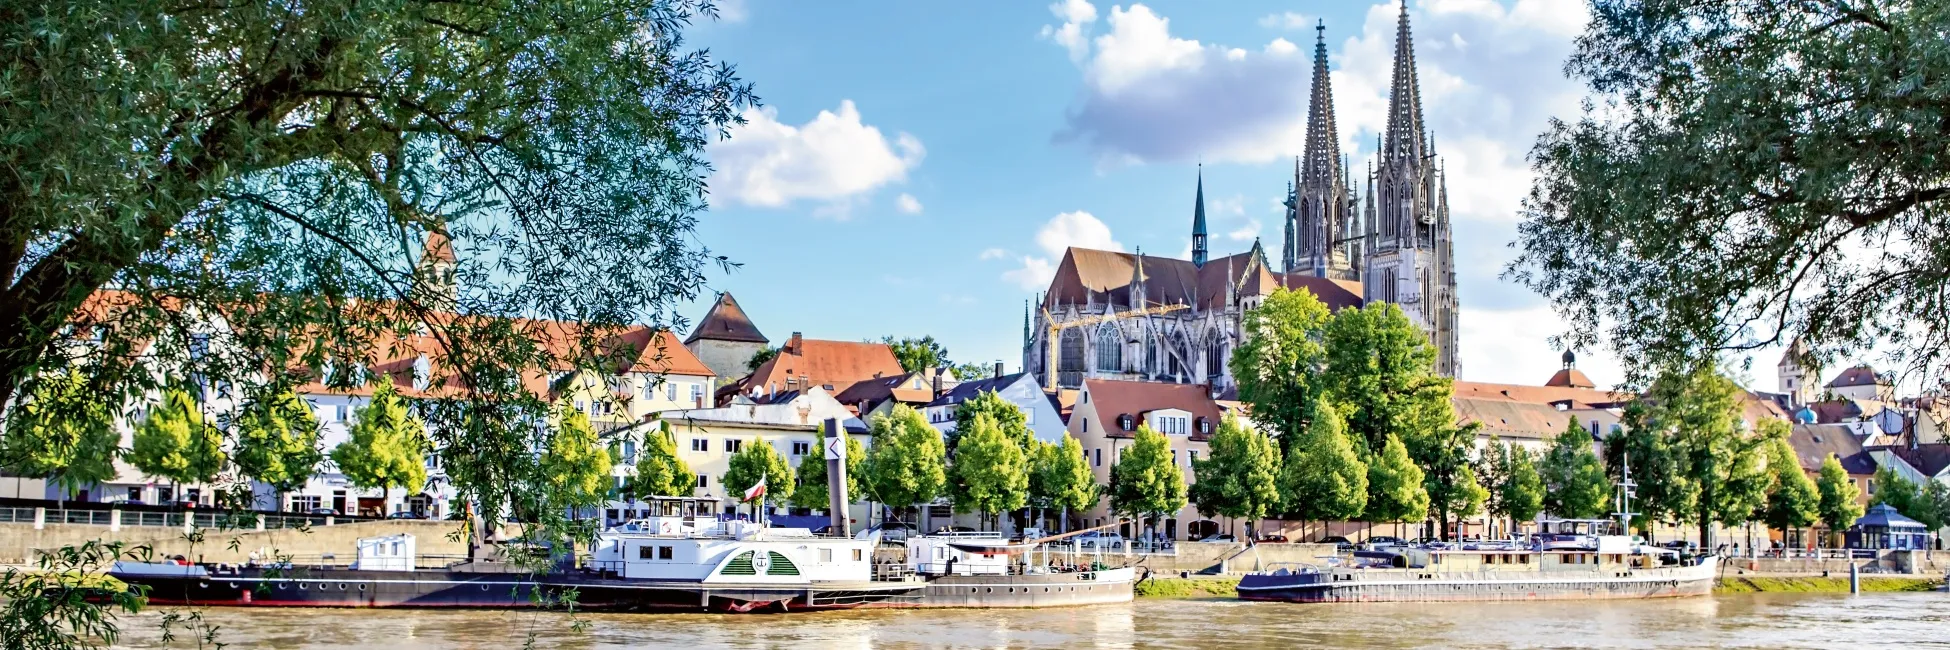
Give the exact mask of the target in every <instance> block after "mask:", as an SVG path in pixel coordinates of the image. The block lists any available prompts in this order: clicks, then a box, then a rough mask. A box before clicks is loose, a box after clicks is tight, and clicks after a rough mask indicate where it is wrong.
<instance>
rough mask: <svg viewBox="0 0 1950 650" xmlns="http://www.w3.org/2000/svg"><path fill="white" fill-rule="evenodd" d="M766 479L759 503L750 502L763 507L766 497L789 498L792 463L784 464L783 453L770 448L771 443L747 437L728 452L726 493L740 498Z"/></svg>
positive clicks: (725, 480) (768, 498)
mask: <svg viewBox="0 0 1950 650" xmlns="http://www.w3.org/2000/svg"><path fill="white" fill-rule="evenodd" d="M759 481H764V482H765V495H764V496H762V497H759V501H760V503H755V504H752V507H753V508H754V509H757V508H762V507H763V506H764V502H767V501H788V500H790V499H791V498H792V491H793V480H792V466H791V465H788V464H786V462H785V456H784V455H782V454H780V453H779V450H777V449H773V448H772V443H769V442H766V441H764V440H748V441H746V444H745V445H744V446H743V447H741V448H739V450H738V453H736V454H732V455H731V460H730V461H728V462H726V467H725V471H724V478H723V479H722V480H721V481H720V482H722V483H724V489H725V495H726V496H729V497H731V498H733V499H742V498H744V496H745V491H746V490H750V489H752V486H754V485H758V482H759Z"/></svg>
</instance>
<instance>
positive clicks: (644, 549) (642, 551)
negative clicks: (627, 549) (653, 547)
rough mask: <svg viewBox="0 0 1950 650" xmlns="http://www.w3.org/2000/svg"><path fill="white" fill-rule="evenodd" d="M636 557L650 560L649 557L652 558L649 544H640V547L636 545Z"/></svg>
mask: <svg viewBox="0 0 1950 650" xmlns="http://www.w3.org/2000/svg"><path fill="white" fill-rule="evenodd" d="M636 559H639V560H648V559H650V547H649V546H638V547H636Z"/></svg>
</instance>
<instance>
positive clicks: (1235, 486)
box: [1188, 414, 1280, 539]
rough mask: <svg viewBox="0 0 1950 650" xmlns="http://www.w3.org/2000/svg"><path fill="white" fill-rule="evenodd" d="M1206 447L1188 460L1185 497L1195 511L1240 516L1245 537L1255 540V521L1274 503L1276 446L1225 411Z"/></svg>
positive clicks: (1276, 493) (1277, 464)
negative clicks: (1203, 452) (1202, 454)
mask: <svg viewBox="0 0 1950 650" xmlns="http://www.w3.org/2000/svg"><path fill="white" fill-rule="evenodd" d="M1206 446H1207V447H1208V449H1209V453H1208V454H1207V456H1206V458H1204V459H1201V460H1197V461H1193V462H1192V476H1193V478H1194V480H1195V481H1196V482H1195V483H1193V484H1192V485H1191V487H1190V488H1189V495H1188V496H1189V498H1190V499H1191V501H1192V503H1193V504H1194V505H1196V506H1198V510H1199V512H1201V513H1207V512H1209V513H1216V514H1219V515H1224V516H1227V517H1232V518H1234V519H1243V520H1245V521H1246V535H1247V537H1248V538H1252V539H1257V536H1256V533H1257V526H1258V525H1259V520H1261V519H1265V518H1266V516H1267V515H1269V514H1272V513H1274V512H1278V509H1279V507H1280V489H1279V483H1280V450H1279V448H1278V447H1276V446H1275V445H1274V444H1273V441H1272V440H1270V439H1268V438H1267V437H1266V434H1263V433H1260V432H1258V431H1254V430H1252V429H1248V428H1246V426H1245V425H1244V424H1241V423H1240V422H1239V419H1238V418H1236V417H1233V416H1232V415H1231V414H1227V415H1226V416H1225V418H1224V419H1222V420H1220V421H1219V430H1218V431H1217V432H1215V433H1213V434H1212V437H1211V438H1208V439H1206ZM1208 516H1209V515H1208Z"/></svg>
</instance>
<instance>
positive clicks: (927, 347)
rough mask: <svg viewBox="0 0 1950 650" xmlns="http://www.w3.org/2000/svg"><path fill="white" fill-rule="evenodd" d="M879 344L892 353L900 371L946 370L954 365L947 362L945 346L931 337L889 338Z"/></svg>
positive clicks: (881, 340) (883, 339)
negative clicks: (885, 345)
mask: <svg viewBox="0 0 1950 650" xmlns="http://www.w3.org/2000/svg"><path fill="white" fill-rule="evenodd" d="M880 342H882V343H886V344H887V348H888V349H889V350H892V351H893V353H894V359H896V360H898V361H900V364H901V370H905V371H907V372H920V371H922V370H927V369H929V368H943V369H946V368H949V367H952V366H953V365H954V362H952V361H949V360H948V348H947V346H944V345H942V344H941V343H940V342H937V341H935V340H934V336H932V335H929V336H923V337H920V338H912V337H909V338H900V339H897V338H894V337H892V336H889V337H886V338H882V339H880Z"/></svg>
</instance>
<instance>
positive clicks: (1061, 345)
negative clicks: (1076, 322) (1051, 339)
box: [1056, 328, 1083, 388]
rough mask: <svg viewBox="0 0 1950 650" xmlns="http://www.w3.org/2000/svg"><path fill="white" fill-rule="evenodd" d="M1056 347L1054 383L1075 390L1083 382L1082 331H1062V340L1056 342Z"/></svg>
mask: <svg viewBox="0 0 1950 650" xmlns="http://www.w3.org/2000/svg"><path fill="white" fill-rule="evenodd" d="M1057 346H1058V349H1057V357H1058V360H1057V366H1056V381H1057V383H1059V384H1062V385H1064V386H1067V387H1070V388H1075V387H1076V386H1077V385H1078V384H1080V383H1082V382H1083V330H1080V329H1075V328H1071V329H1067V330H1063V338H1062V339H1061V340H1059V341H1058V342H1057Z"/></svg>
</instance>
